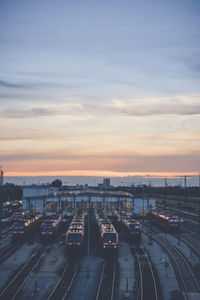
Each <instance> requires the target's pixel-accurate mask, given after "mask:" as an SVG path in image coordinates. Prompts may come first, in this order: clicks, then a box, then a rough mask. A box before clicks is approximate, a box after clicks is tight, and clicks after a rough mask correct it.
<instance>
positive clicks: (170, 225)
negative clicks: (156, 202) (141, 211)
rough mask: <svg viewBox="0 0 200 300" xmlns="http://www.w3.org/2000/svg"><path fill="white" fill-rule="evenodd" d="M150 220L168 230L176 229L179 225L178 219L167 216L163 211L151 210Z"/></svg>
mask: <svg viewBox="0 0 200 300" xmlns="http://www.w3.org/2000/svg"><path fill="white" fill-rule="evenodd" d="M151 219H152V222H153V223H154V224H156V225H159V226H160V227H162V228H164V229H165V230H167V231H169V232H173V231H177V230H178V229H179V226H180V219H179V218H178V217H176V216H169V215H167V214H165V213H163V212H156V211H155V212H152V214H151Z"/></svg>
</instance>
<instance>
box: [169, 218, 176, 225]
mask: <svg viewBox="0 0 200 300" xmlns="http://www.w3.org/2000/svg"><path fill="white" fill-rule="evenodd" d="M169 222H170V223H174V224H178V219H170V220H169Z"/></svg>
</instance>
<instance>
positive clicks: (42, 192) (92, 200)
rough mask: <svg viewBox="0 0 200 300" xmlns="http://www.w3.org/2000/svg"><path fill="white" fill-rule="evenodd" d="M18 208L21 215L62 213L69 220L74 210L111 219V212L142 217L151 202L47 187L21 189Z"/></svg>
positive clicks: (123, 194) (116, 194)
mask: <svg viewBox="0 0 200 300" xmlns="http://www.w3.org/2000/svg"><path fill="white" fill-rule="evenodd" d="M22 207H23V209H24V210H25V211H35V212H39V213H43V214H47V215H50V214H54V213H56V212H58V211H62V210H64V211H66V212H67V214H68V215H69V216H70V215H72V214H73V212H74V210H75V209H76V208H84V209H88V208H90V207H91V208H98V207H99V208H103V210H104V211H105V212H106V213H107V214H108V215H112V213H113V212H114V210H120V211H124V212H125V213H126V214H127V215H133V214H134V215H142V216H144V215H146V213H148V212H149V211H150V210H153V209H155V199H153V198H136V199H134V197H133V195H132V194H130V193H127V192H116V191H110V190H109V191H107V190H104V191H97V190H78V191H72V190H64V191H63V190H62V191H61V190H58V189H56V188H51V187H40V186H30V187H24V188H23V199H22Z"/></svg>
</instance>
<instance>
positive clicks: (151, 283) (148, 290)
mask: <svg viewBox="0 0 200 300" xmlns="http://www.w3.org/2000/svg"><path fill="white" fill-rule="evenodd" d="M133 251H134V255H135V257H136V262H137V266H138V270H139V280H138V285H139V288H137V291H139V294H138V295H137V299H140V300H159V299H160V297H159V291H158V285H157V280H156V275H155V271H154V269H153V266H152V263H151V261H150V258H149V255H148V253H147V252H146V250H145V249H144V248H136V249H135V250H133Z"/></svg>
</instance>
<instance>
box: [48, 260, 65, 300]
mask: <svg viewBox="0 0 200 300" xmlns="http://www.w3.org/2000/svg"><path fill="white" fill-rule="evenodd" d="M69 265H70V263H69V262H67V264H66V265H65V268H64V270H63V272H62V274H61V276H60V278H59V280H58V282H57V284H56V285H55V287H54V289H53V290H52V292H51V294H50V295H49V296H48V298H47V300H50V299H51V298H52V297H53V294H54V293H55V291H56V289H57V288H58V286H59V284H60V283H61V281H62V280H63V276H64V274H65V273H66V272H67V270H68V269H69Z"/></svg>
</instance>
